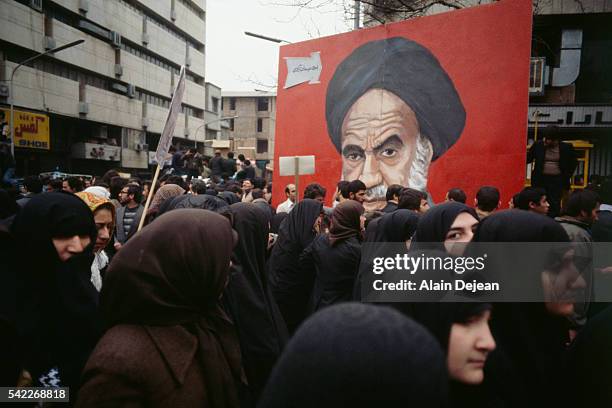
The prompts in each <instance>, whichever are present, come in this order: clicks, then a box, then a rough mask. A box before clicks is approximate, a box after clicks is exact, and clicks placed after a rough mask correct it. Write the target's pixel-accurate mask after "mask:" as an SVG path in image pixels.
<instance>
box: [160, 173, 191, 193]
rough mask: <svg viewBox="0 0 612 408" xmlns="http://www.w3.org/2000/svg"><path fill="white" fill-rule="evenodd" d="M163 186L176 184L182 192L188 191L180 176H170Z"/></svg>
mask: <svg viewBox="0 0 612 408" xmlns="http://www.w3.org/2000/svg"><path fill="white" fill-rule="evenodd" d="M165 184H176V185H177V186H179V187H181V188H182V189H183V190H185V191H186V190H188V186H187V184H186V183H185V180H183V178H182V177H181V176H177V175H172V176H170V177H168V178H167V179H166V183H165Z"/></svg>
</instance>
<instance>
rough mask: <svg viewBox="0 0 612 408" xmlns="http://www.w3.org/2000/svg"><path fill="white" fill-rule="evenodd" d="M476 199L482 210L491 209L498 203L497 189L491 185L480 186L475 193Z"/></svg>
mask: <svg viewBox="0 0 612 408" xmlns="http://www.w3.org/2000/svg"><path fill="white" fill-rule="evenodd" d="M476 200H478V208H479V209H481V210H482V211H493V210H494V209H496V208H497V207H498V205H499V190H498V189H497V187H493V186H482V187H480V188H479V189H478V192H477V193H476Z"/></svg>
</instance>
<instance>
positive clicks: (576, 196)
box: [562, 190, 601, 217]
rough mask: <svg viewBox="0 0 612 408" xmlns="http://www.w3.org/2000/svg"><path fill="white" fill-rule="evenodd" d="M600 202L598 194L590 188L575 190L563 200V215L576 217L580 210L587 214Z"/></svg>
mask: <svg viewBox="0 0 612 408" xmlns="http://www.w3.org/2000/svg"><path fill="white" fill-rule="evenodd" d="M600 203H601V198H600V197H599V194H597V193H596V192H595V191H592V190H576V191H574V192H573V193H572V194H570V196H569V197H568V198H567V200H566V201H565V205H564V206H563V212H562V214H563V215H569V216H570V217H578V216H579V215H580V213H581V212H582V211H584V212H586V213H587V214H589V215H590V214H591V212H592V211H593V210H594V209H595V207H597V205H598V204H600Z"/></svg>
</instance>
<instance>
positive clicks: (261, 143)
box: [257, 139, 268, 153]
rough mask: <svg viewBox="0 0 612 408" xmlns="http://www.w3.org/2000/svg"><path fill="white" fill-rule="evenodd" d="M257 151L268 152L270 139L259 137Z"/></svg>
mask: <svg viewBox="0 0 612 408" xmlns="http://www.w3.org/2000/svg"><path fill="white" fill-rule="evenodd" d="M257 153H268V141H267V140H265V139H257Z"/></svg>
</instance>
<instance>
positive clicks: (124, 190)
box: [119, 187, 134, 204]
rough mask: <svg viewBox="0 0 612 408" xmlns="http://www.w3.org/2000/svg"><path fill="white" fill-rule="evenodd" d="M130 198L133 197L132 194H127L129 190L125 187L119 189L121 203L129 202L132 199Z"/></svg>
mask: <svg viewBox="0 0 612 408" xmlns="http://www.w3.org/2000/svg"><path fill="white" fill-rule="evenodd" d="M132 198H134V196H133V195H130V194H129V190H128V188H127V187H124V188H122V189H121V192H120V193H119V202H120V203H121V204H127V203H129V202H130V201H132Z"/></svg>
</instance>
